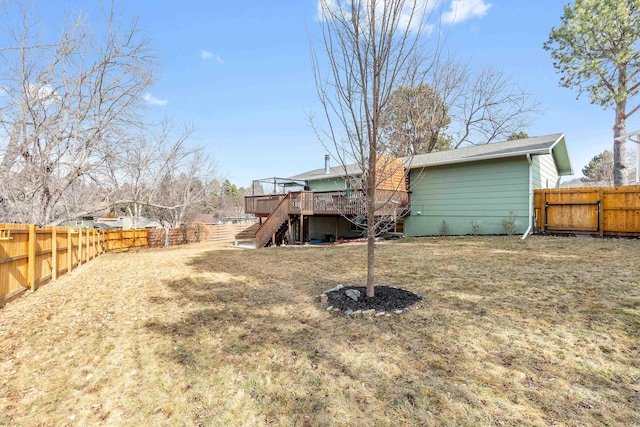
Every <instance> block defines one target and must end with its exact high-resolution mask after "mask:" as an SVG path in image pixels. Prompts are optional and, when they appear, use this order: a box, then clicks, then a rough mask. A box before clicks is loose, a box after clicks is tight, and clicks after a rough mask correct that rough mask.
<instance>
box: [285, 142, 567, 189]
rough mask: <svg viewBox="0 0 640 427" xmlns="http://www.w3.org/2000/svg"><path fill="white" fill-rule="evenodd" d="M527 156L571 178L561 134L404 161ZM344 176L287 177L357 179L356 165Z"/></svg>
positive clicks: (420, 163) (337, 171)
mask: <svg viewBox="0 0 640 427" xmlns="http://www.w3.org/2000/svg"><path fill="white" fill-rule="evenodd" d="M527 154H529V155H532V156H534V155H542V154H551V155H553V158H554V161H555V163H556V167H557V168H558V174H559V175H560V176H565V175H573V169H572V167H571V161H570V159H569V153H568V151H567V144H566V141H565V139H564V133H554V134H550V135H543V136H536V137H533V138H525V139H516V140H513V141H505V142H495V143H491V144H483V145H475V146H473V147H464V148H456V149H454V150H447V151H436V152H433V153H427V154H419V155H417V156H414V157H407V158H405V162H406V164H407V167H408V168H410V169H413V168H422V167H431V166H440V165H448V164H456V163H466V162H475V161H480V160H491V159H499V158H507V157H519V156H526V155H527ZM346 169H347V171H346V172H347V173H345V168H344V167H343V166H336V167H332V168H330V169H329V173H325V170H324V168H320V169H314V170H312V171H309V172H305V173H301V174H299V175H295V176H293V177H291V178H292V179H300V180H307V181H315V180H319V179H328V178H338V177H343V176H345V175H351V176H354V175H360V174H361V173H362V171H361V169H360V167H359V166H358V165H355V164H353V165H347V166H346Z"/></svg>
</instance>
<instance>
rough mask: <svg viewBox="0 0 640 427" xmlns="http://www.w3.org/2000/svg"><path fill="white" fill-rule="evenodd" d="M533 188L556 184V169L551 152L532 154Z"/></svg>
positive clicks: (550, 186)
mask: <svg viewBox="0 0 640 427" xmlns="http://www.w3.org/2000/svg"><path fill="white" fill-rule="evenodd" d="M532 161H533V173H532V178H533V188H534V189H539V188H555V187H556V186H557V184H558V178H559V175H558V171H557V170H556V164H555V162H554V161H553V156H552V155H551V154H544V155H542V156H533V159H532Z"/></svg>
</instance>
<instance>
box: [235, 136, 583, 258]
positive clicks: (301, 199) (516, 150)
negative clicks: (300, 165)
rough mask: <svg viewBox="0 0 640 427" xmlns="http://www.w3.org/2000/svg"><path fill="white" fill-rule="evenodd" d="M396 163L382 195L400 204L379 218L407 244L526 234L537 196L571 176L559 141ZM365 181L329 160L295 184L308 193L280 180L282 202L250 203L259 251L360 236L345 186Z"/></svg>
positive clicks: (357, 209) (354, 203)
mask: <svg viewBox="0 0 640 427" xmlns="http://www.w3.org/2000/svg"><path fill="white" fill-rule="evenodd" d="M385 160H386V159H385ZM395 161H396V162H401V164H402V166H403V167H401V168H396V169H392V170H393V171H394V172H393V173H390V174H389V177H388V179H385V180H383V182H381V185H380V187H379V188H378V190H377V193H378V197H381V198H386V199H393V200H394V202H395V204H394V205H392V206H390V207H389V206H387V207H386V210H385V211H384V212H382V211H381V212H376V215H380V216H382V215H386V216H388V217H389V218H393V219H395V220H396V221H397V224H394V226H395V230H396V231H401V232H403V233H404V235H406V236H428V235H438V234H443V232H446V234H450V235H464V234H505V233H506V232H507V231H509V232H515V233H528V232H530V231H531V225H532V222H531V221H530V218H532V217H533V205H532V203H533V201H532V197H533V190H534V189H537V188H553V187H557V186H558V184H559V181H560V177H561V176H565V175H571V174H573V171H572V168H571V162H570V159H569V155H568V152H567V147H566V142H565V138H564V134H561V133H559V134H552V135H545V136H540V137H534V138H527V139H520V140H514V141H507V142H501V143H493V144H486V145H479V146H473V147H466V148H459V149H456V150H450V151H441V152H435V153H429V154H422V155H417V156H414V157H412V158H405V159H395ZM387 164H389V163H387ZM396 164H397V163H396ZM359 175H361V171H360V170H359V169H358V167H357V166H356V165H348V166H347V167H346V169H345V167H343V166H339V167H330V166H329V162H328V158H325V167H324V169H316V170H312V171H309V172H305V173H302V174H299V175H296V176H293V177H291V178H290V180H291V185H294V184H295V185H296V186H298V187H296V188H299V186H300V185H301V183H304V190H301V191H290V192H287V185H288V184H287V181H286V180H282V179H280V180H281V181H280V184H281V187H280V188H282V189H283V190H284V191H283V192H282V193H281V194H271V195H266V196H265V195H263V196H252V197H247V198H245V212H246V213H253V214H255V215H256V216H257V217H259V218H261V222H262V225H261V227H260V229H259V230H258V233H257V234H256V238H257V245H258V247H261V246H264V245H269V244H273V243H274V242H275V243H278V242H279V241H283V240H284V239H285V237H286V236H289V237H288V238H289V239H290V240H296V241H304V242H306V241H309V240H314V239H319V240H330V239H331V238H340V237H345V238H348V237H355V236H359V235H362V233H363V229H364V228H363V227H359V226H358V222H359V216H360V215H361V213H362V206H361V205H358V203H361V202H359V199H358V197H357V192H358V189H357V188H352V187H354V185H353V184H352V183H351V181H349V180H348V179H346V177H347V176H351V177H354V176H355V177H357V176H359ZM405 177H407V178H408V179H406V180H405ZM401 219H403V220H401ZM443 222H444V224H445V226H444V227H443ZM505 224H507V225H509V227H510V230H506V229H505ZM445 229H446V230H445Z"/></svg>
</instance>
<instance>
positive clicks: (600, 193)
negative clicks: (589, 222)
mask: <svg viewBox="0 0 640 427" xmlns="http://www.w3.org/2000/svg"><path fill="white" fill-rule="evenodd" d="M598 233H600V237H603V236H604V188H602V187H600V188H598Z"/></svg>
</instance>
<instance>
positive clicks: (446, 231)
mask: <svg viewBox="0 0 640 427" xmlns="http://www.w3.org/2000/svg"><path fill="white" fill-rule="evenodd" d="M438 232H439V233H440V235H441V236H446V235H447V234H449V224H447V221H445V220H444V219H443V220H442V224H440V228H439V229H438Z"/></svg>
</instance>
